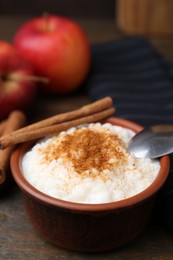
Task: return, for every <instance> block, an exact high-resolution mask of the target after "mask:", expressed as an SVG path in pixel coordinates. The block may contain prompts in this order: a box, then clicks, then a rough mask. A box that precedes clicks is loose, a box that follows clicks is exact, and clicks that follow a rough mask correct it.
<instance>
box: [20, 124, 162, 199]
mask: <svg viewBox="0 0 173 260" xmlns="http://www.w3.org/2000/svg"><path fill="white" fill-rule="evenodd" d="M134 134H135V133H134V132H133V131H131V130H129V129H126V128H123V127H120V126H114V125H111V124H110V123H105V124H100V123H92V124H88V125H83V126H80V127H78V128H71V129H69V130H67V131H64V132H61V133H60V134H59V135H57V136H53V137H50V138H46V139H42V140H41V141H39V142H38V143H37V144H35V146H34V147H33V148H32V149H31V150H30V151H28V152H27V153H26V154H25V155H24V157H23V159H22V171H23V175H24V177H25V178H26V180H27V181H28V182H29V183H30V184H31V185H33V186H34V187H35V188H36V189H38V190H40V191H41V192H43V193H45V194H48V195H50V196H52V197H55V198H58V199H61V200H66V201H71V202H78V203H108V202H113V201H118V200H122V199H125V198H128V197H131V196H133V195H135V194H137V193H139V192H141V191H143V190H144V189H146V188H147V187H148V186H149V185H150V184H151V183H152V182H153V181H154V179H155V178H156V176H157V174H158V172H159V169H160V163H159V160H151V159H139V158H135V157H134V156H133V155H132V154H130V153H129V152H128V150H127V143H128V142H129V140H130V139H131V138H132V136H134Z"/></svg>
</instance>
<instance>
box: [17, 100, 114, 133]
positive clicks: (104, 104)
mask: <svg viewBox="0 0 173 260" xmlns="http://www.w3.org/2000/svg"><path fill="white" fill-rule="evenodd" d="M111 106H112V98H111V97H105V98H102V99H100V100H98V101H95V102H93V103H91V104H88V105H85V106H83V107H81V108H79V109H76V110H73V111H70V112H67V113H62V114H58V115H55V116H52V117H49V118H47V119H44V120H41V121H39V122H36V123H34V124H31V125H28V126H26V127H23V128H20V129H19V130H17V131H15V134H16V135H17V134H18V133H21V132H26V131H28V130H34V129H36V130H37V129H40V128H42V127H46V126H50V125H54V124H59V123H63V122H67V121H70V120H73V119H77V118H81V117H84V116H88V115H91V114H94V113H97V112H100V111H103V110H104V109H106V108H110V107H111Z"/></svg>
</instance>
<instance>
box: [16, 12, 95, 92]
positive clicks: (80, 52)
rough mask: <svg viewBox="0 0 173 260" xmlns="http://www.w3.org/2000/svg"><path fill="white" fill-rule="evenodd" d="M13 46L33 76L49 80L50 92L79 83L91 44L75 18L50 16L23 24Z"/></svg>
mask: <svg viewBox="0 0 173 260" xmlns="http://www.w3.org/2000/svg"><path fill="white" fill-rule="evenodd" d="M14 45H15V46H16V47H17V48H18V50H19V51H20V52H21V54H22V56H23V57H24V58H25V59H26V60H27V61H28V62H30V64H32V66H33V69H34V71H35V74H36V75H39V76H44V77H46V78H48V79H49V81H50V82H49V84H46V85H44V86H43V88H44V89H45V90H46V91H47V92H49V93H59V94H65V93H70V92H71V91H73V90H74V89H76V88H77V87H79V86H80V84H82V82H83V81H84V79H85V78H86V76H87V73H88V71H89V67H90V58H91V54H90V46H89V42H88V39H87V37H86V34H85V32H84V31H83V29H82V28H81V27H80V26H79V25H78V24H77V23H76V22H74V21H72V20H70V19H67V18H64V17H59V16H56V15H50V16H48V17H37V18H34V19H31V20H30V21H28V22H26V23H25V24H23V25H22V26H21V27H20V28H19V29H18V30H17V31H16V33H15V36H14Z"/></svg>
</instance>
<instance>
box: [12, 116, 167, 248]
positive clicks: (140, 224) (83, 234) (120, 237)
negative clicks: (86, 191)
mask: <svg viewBox="0 0 173 260" xmlns="http://www.w3.org/2000/svg"><path fill="white" fill-rule="evenodd" d="M108 122H110V123H112V124H114V125H120V126H123V127H126V128H129V129H131V130H134V131H135V132H139V131H140V130H142V126H140V125H138V124H135V123H133V122H130V121H127V120H124V119H121V118H116V117H112V118H109V119H108ZM32 145H33V142H28V143H25V144H23V145H20V146H19V147H18V148H17V149H16V150H15V151H14V153H13V155H12V157H11V169H12V174H13V177H14V179H15V181H16V183H17V184H18V186H19V187H20V189H21V190H22V193H23V198H24V203H25V207H26V211H27V214H28V217H29V219H30V221H31V223H32V225H33V227H34V228H35V230H36V232H37V233H38V234H39V235H40V236H41V237H43V238H44V239H45V240H47V241H49V242H51V243H53V244H54V245H57V246H59V247H63V248H66V249H69V250H75V251H83V252H99V251H104V250H109V249H113V248H117V247H119V246H122V245H124V244H126V243H127V242H129V241H131V240H133V239H134V238H136V237H137V235H138V234H139V233H141V231H142V230H143V229H144V228H145V226H146V224H147V222H148V220H149V218H150V216H151V211H152V208H153V205H154V201H155V197H156V194H157V192H158V190H159V189H160V188H161V186H162V185H163V183H164V182H165V180H166V178H167V175H168V172H169V157H168V156H164V157H162V158H161V159H160V163H161V169H160V171H159V173H158V176H157V178H156V179H155V181H154V182H153V183H152V184H151V185H150V186H149V187H148V188H147V189H145V190H144V191H143V192H141V193H139V194H137V195H135V196H133V197H131V198H128V199H124V200H121V201H118V202H111V203H105V204H81V203H73V202H67V201H63V200H60V199H56V198H52V197H50V196H48V195H45V194H43V193H42V192H40V191H38V190H36V189H35V188H34V187H33V186H31V185H30V184H29V183H28V182H27V181H26V180H25V178H24V177H23V174H22V171H21V166H20V165H21V160H22V156H23V155H24V153H25V152H26V151H27V150H28V149H29V148H31V146H32Z"/></svg>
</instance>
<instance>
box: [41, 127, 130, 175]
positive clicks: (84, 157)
mask: <svg viewBox="0 0 173 260" xmlns="http://www.w3.org/2000/svg"><path fill="white" fill-rule="evenodd" d="M41 152H42V153H43V154H44V155H45V159H46V160H47V161H52V160H57V159H58V158H62V159H63V160H64V161H70V162H71V164H72V166H73V168H74V170H75V171H76V172H77V173H78V174H80V175H81V176H86V175H89V176H90V177H95V176H96V175H98V173H99V174H100V175H101V176H102V179H104V178H105V176H106V175H105V174H103V171H104V170H111V169H112V168H113V167H119V166H120V165H121V164H124V163H125V162H126V160H127V158H126V147H125V145H124V143H123V142H122V141H121V140H120V139H119V138H118V136H117V135H115V134H112V133H111V132H110V131H95V130H93V129H90V128H79V129H77V130H76V131H74V132H73V133H71V134H66V135H64V137H63V139H62V141H61V142H60V143H59V144H58V145H57V144H56V143H54V144H51V145H49V146H48V147H46V148H43V149H42V151H41Z"/></svg>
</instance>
